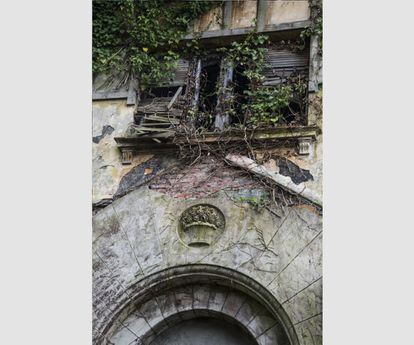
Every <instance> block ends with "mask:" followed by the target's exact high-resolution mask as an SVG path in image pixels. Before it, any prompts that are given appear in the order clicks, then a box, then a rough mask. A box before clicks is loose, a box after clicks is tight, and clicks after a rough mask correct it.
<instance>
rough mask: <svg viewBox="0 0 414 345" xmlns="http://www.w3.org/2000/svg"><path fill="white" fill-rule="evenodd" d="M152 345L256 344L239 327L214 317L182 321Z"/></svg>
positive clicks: (162, 334) (161, 335) (156, 339)
mask: <svg viewBox="0 0 414 345" xmlns="http://www.w3.org/2000/svg"><path fill="white" fill-rule="evenodd" d="M151 344H152V345H219V344H226V345H257V342H255V341H254V340H253V339H251V338H250V337H249V335H248V334H247V333H246V332H244V331H243V330H242V329H241V328H240V327H237V326H236V325H234V324H232V323H230V322H226V321H223V320H220V319H215V318H195V319H190V320H186V321H182V322H180V323H178V324H177V325H175V326H173V327H170V328H168V329H167V330H166V331H164V332H163V333H161V334H160V335H159V336H158V337H157V338H155V339H154V341H153V342H152V343H151Z"/></svg>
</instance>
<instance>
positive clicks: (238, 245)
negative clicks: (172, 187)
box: [93, 186, 322, 345]
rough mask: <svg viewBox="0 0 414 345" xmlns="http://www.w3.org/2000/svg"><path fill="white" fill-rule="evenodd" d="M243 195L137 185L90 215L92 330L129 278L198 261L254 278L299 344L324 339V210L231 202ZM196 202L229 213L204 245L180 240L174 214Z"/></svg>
mask: <svg viewBox="0 0 414 345" xmlns="http://www.w3.org/2000/svg"><path fill="white" fill-rule="evenodd" d="M245 193H246V190H243V189H241V190H233V191H228V192H227V193H224V192H219V193H217V194H216V195H215V197H211V198H208V197H201V198H180V197H173V196H170V195H167V194H165V193H159V192H157V191H154V190H150V189H149V188H148V187H146V186H142V187H140V188H138V189H137V190H135V191H133V192H131V193H129V194H127V195H125V196H124V197H122V198H120V199H118V200H116V201H115V202H113V203H112V204H111V205H109V206H107V207H106V208H104V209H103V210H101V211H100V212H98V213H97V214H96V215H95V216H94V218H93V251H94V257H93V261H94V270H93V275H94V278H93V305H94V306H93V309H94V332H95V334H97V333H99V331H100V330H101V329H102V327H103V325H104V324H105V323H106V322H108V320H109V319H110V318H111V317H112V314H111V311H112V310H114V309H116V307H117V304H118V303H119V301H120V300H121V299H122V297H123V294H124V293H125V290H126V289H127V288H128V287H129V286H131V285H132V284H134V282H136V281H137V280H140V279H143V278H144V277H146V276H148V275H149V274H151V273H154V272H158V271H160V270H162V269H165V268H168V267H173V266H177V265H183V264H196V263H198V264H213V265H217V266H220V267H227V268H232V269H235V270H237V271H239V272H241V273H244V274H246V275H248V276H249V277H251V278H253V279H254V280H256V281H258V282H259V283H260V284H262V285H263V286H264V287H266V288H267V289H268V290H269V291H270V292H271V293H272V294H273V295H274V297H275V298H276V299H277V300H278V301H279V303H280V304H281V305H282V307H283V309H284V310H285V312H286V313H287V315H288V316H289V318H290V320H291V322H292V323H293V325H294V328H295V331H296V333H297V335H298V338H299V341H300V344H301V345H308V344H321V322H322V321H321V320H322V319H321V314H322V284H321V283H322V279H321V277H322V248H321V246H322V224H321V216H320V215H319V214H318V213H316V212H315V210H313V209H312V208H310V207H309V206H305V205H302V206H301V205H298V206H295V207H289V208H287V209H285V210H282V209H280V210H277V213H278V214H279V215H280V218H279V217H276V216H275V215H274V214H272V213H270V212H268V211H267V210H266V209H260V210H259V211H256V210H254V209H253V208H252V207H251V205H250V204H248V203H245V202H235V200H236V201H237V200H240V198H238V197H239V196H240V195H245ZM198 203H209V204H211V205H214V206H216V207H218V208H219V209H220V210H221V211H222V212H223V214H224V215H225V217H226V229H225V231H224V233H223V235H222V236H221V237H220V238H219V239H218V241H217V242H216V243H215V244H213V245H212V246H210V247H206V248H190V247H188V246H186V245H184V244H183V243H182V241H181V240H180V238H179V236H178V232H177V228H178V218H179V215H180V214H181V213H182V212H183V211H184V210H185V209H186V208H188V207H189V206H191V205H194V204H198ZM269 344H270V343H269Z"/></svg>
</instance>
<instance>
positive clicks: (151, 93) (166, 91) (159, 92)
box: [144, 86, 185, 99]
mask: <svg viewBox="0 0 414 345" xmlns="http://www.w3.org/2000/svg"><path fill="white" fill-rule="evenodd" d="M178 88H179V86H162V87H154V88H151V89H150V90H148V91H147V92H145V94H144V99H148V98H164V97H165V98H167V97H168V98H172V97H173V96H174V95H175V93H176V92H177V90H178ZM184 88H185V86H184ZM184 91H185V90H183V92H184Z"/></svg>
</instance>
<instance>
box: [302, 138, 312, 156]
mask: <svg viewBox="0 0 414 345" xmlns="http://www.w3.org/2000/svg"><path fill="white" fill-rule="evenodd" d="M312 146H313V140H312V138H306V137H305V138H298V151H299V154H300V155H309V154H310V153H311V152H312Z"/></svg>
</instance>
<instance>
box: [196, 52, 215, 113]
mask: <svg viewBox="0 0 414 345" xmlns="http://www.w3.org/2000/svg"><path fill="white" fill-rule="evenodd" d="M219 75H220V60H219V58H217V57H216V58H211V59H208V60H206V61H203V62H202V67H201V82H200V102H199V111H200V112H202V113H205V114H213V113H214V110H215V108H216V105H217V82H218V79H219Z"/></svg>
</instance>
